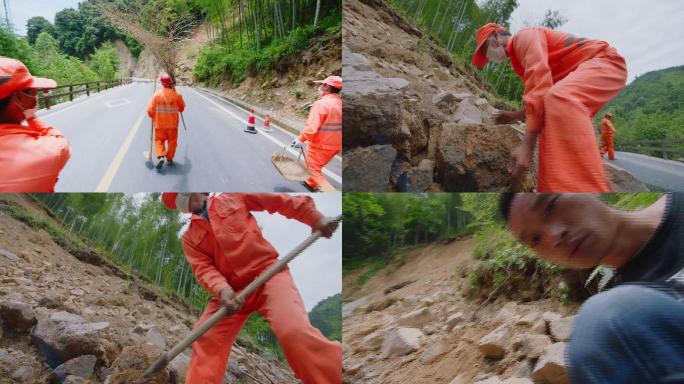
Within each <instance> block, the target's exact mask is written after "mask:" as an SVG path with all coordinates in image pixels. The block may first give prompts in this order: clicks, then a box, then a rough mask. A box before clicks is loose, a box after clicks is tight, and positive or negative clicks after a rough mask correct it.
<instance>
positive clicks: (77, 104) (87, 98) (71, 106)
mask: <svg viewBox="0 0 684 384" xmlns="http://www.w3.org/2000/svg"><path fill="white" fill-rule="evenodd" d="M128 85H131V84H128ZM125 87H126V86H125V85H124V86H122V87H116V88H111V89H108V90H106V91H104V92H102V93H100V94H99V95H97V96H93V97H86V100H85V101H79V102H77V101H78V99H76V100H74V102H73V104H72V105H70V106H68V107H65V108H64V109H60V110H58V111H54V112H48V113H46V114H44V115H43V114H40V115H39V116H38V117H40V118H44V117H50V116H54V115H56V114H59V113H62V112H64V111H68V110H69V109H71V108H74V107H78V106H80V105H83V104H86V103H89V102H91V101H93V100H97V99H99V98H101V97H103V96H106V95H109V94H110V93H111V92H112V91H116V90H118V89H123V88H125ZM60 104H61V103H60ZM57 105H59V104H57Z"/></svg>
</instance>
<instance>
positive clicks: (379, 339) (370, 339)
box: [359, 329, 385, 351]
mask: <svg viewBox="0 0 684 384" xmlns="http://www.w3.org/2000/svg"><path fill="white" fill-rule="evenodd" d="M384 341H385V330H384V329H380V330H377V331H375V332H373V333H371V334H369V335H366V336H365V337H364V338H363V339H362V340H361V345H360V346H359V349H361V350H366V351H374V350H376V349H379V348H380V347H382V344H383V342H384Z"/></svg>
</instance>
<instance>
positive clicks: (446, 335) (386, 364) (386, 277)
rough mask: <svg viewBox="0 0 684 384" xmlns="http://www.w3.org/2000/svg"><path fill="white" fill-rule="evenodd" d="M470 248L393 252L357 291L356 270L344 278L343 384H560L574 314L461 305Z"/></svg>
mask: <svg viewBox="0 0 684 384" xmlns="http://www.w3.org/2000/svg"><path fill="white" fill-rule="evenodd" d="M476 244H477V241H476V240H475V239H473V238H464V239H462V240H455V241H451V242H441V243H434V244H429V245H427V246H422V247H418V248H413V249H410V250H405V251H401V252H399V253H397V254H396V255H395V256H394V258H393V259H392V261H390V262H389V263H388V265H387V266H385V268H384V269H382V270H380V271H378V272H377V273H376V274H375V275H374V276H373V277H372V278H371V279H369V280H368V282H366V283H365V284H364V285H362V286H361V287H359V286H358V285H357V280H358V277H359V276H360V275H362V274H363V273H364V272H365V270H364V269H361V270H356V271H353V272H351V273H347V274H345V276H344V280H343V284H344V287H345V289H344V301H345V303H346V304H345V305H344V307H343V309H342V311H343V326H344V332H345V333H344V360H343V361H344V369H345V370H344V375H345V376H344V382H345V383H359V382H363V383H384V384H392V383H396V384H399V383H417V384H418V383H426V384H427V383H445V384H461V383H474V382H480V381H481V382H482V383H481V384H484V383H491V384H497V383H501V382H503V383H520V384H525V383H532V382H533V381H534V382H535V383H544V382H547V380H548V382H555V383H567V377H566V378H565V379H563V377H562V374H563V373H564V372H565V369H564V368H563V365H564V364H563V363H562V351H561V355H560V356H561V359H560V360H561V361H560V362H559V361H558V352H559V351H558V349H562V348H563V346H564V343H563V341H566V340H567V338H568V332H569V326H570V324H571V321H572V318H571V317H568V316H570V315H573V314H574V313H575V312H576V311H577V305H576V304H568V305H564V304H562V303H561V302H560V301H559V300H557V299H544V300H536V301H528V302H518V301H507V300H506V299H504V298H503V297H500V296H502V295H500V296H499V297H498V298H497V296H495V297H493V298H492V300H491V302H489V303H488V304H485V305H483V304H481V302H479V301H475V300H472V299H469V298H468V297H467V296H466V292H465V287H466V286H467V274H468V270H471V269H472V268H474V265H475V263H476V261H475V260H474V258H473V257H472V251H473V249H474V247H475V246H476ZM549 362H550V363H549ZM549 364H550V365H549ZM547 365H548V366H547ZM549 368H550V369H549ZM550 372H553V373H550ZM558 373H561V374H560V375H557V374H558ZM554 380H558V381H554Z"/></svg>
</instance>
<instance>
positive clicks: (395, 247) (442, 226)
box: [342, 193, 661, 301]
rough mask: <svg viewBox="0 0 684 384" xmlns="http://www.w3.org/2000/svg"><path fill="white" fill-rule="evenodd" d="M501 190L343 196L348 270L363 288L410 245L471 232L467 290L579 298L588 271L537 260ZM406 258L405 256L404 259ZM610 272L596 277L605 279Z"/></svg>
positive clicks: (633, 204) (626, 198)
mask: <svg viewBox="0 0 684 384" xmlns="http://www.w3.org/2000/svg"><path fill="white" fill-rule="evenodd" d="M660 196H661V195H660V194H658V193H611V194H603V195H601V199H602V200H603V201H605V202H606V203H607V204H609V205H612V206H614V207H616V208H619V209H625V210H635V209H640V208H643V207H646V206H649V205H651V204H653V203H654V202H655V201H656V200H657V199H658V198H660ZM498 199H499V194H496V193H462V194H456V193H437V194H409V193H401V194H399V193H386V194H383V193H377V194H373V193H346V194H345V195H344V197H343V214H344V222H345V232H344V237H343V239H342V244H343V255H344V262H343V267H344V273H349V272H351V271H354V270H361V271H362V272H363V273H362V274H361V275H360V276H359V277H358V278H357V281H356V284H357V285H358V286H361V285H363V284H364V283H365V282H366V281H367V280H368V279H370V278H371V277H372V276H373V275H374V274H375V273H377V272H378V271H380V270H382V269H383V268H385V267H386V266H387V265H388V264H390V262H391V263H393V264H396V263H399V264H401V263H402V260H401V257H402V256H401V255H404V254H405V252H404V250H406V249H407V248H411V247H415V246H418V245H420V244H427V243H432V242H436V241H441V240H443V239H449V238H453V237H455V236H463V235H474V237H475V239H476V240H477V245H476V246H475V248H474V249H473V258H474V259H475V260H477V264H476V265H475V266H474V267H472V268H469V269H468V270H465V271H454V273H459V274H463V276H465V277H466V281H465V284H464V287H463V288H465V291H466V293H467V294H469V295H471V296H472V297H478V298H482V299H489V298H492V297H494V296H495V295H503V296H506V297H510V298H515V299H522V300H535V299H539V298H546V297H556V298H559V299H561V300H563V301H566V300H582V299H584V298H586V297H587V296H588V295H589V294H590V293H591V292H590V291H589V290H588V289H586V288H585V285H587V284H589V283H591V280H590V281H587V280H588V277H589V274H590V271H575V270H566V269H562V268H560V267H559V266H557V265H554V264H551V263H549V262H547V261H545V260H543V259H541V258H540V257H538V256H537V255H536V254H535V253H534V252H533V251H532V250H531V249H530V248H528V247H527V246H525V245H523V244H522V243H520V242H519V241H517V240H516V239H515V238H513V236H512V235H511V233H510V232H509V231H508V230H507V229H506V228H505V223H503V221H502V219H501V217H500V215H499V213H498ZM403 257H405V255H404V256H403ZM607 275H608V274H607V273H606V271H605V270H598V271H597V272H595V273H594V274H593V275H592V279H593V278H594V277H596V276H607Z"/></svg>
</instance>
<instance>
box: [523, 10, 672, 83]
mask: <svg viewBox="0 0 684 384" xmlns="http://www.w3.org/2000/svg"><path fill="white" fill-rule="evenodd" d="M518 2H519V6H518V8H517V9H516V10H515V11H514V12H513V15H512V16H511V32H512V33H515V32H516V31H518V30H519V29H521V28H524V26H525V25H526V24H528V25H534V24H536V23H537V22H539V21H540V20H542V19H543V18H544V13H545V12H546V10H547V9H553V10H558V11H559V12H560V14H561V15H563V16H565V17H566V18H567V19H568V22H567V23H566V24H564V25H562V26H561V27H559V28H558V30H561V31H564V32H568V33H572V34H574V35H577V36H581V37H587V38H592V39H599V40H604V41H607V42H608V43H609V44H610V45H611V46H613V47H615V48H616V49H617V50H618V53H620V54H621V55H622V56H623V57H624V58H625V60H626V62H627V69H628V72H629V73H628V79H627V81H628V82H631V81H632V80H634V78H635V77H636V76H639V75H643V74H645V73H647V72H650V71H654V70H658V69H665V68H670V67H675V66H680V65H684V39H682V37H681V29H682V24H684V1H682V0H652V1H645V0H572V1H568V0H518Z"/></svg>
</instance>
